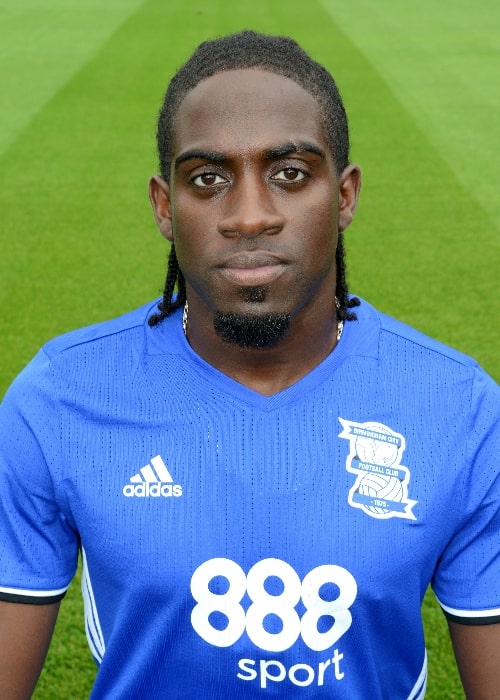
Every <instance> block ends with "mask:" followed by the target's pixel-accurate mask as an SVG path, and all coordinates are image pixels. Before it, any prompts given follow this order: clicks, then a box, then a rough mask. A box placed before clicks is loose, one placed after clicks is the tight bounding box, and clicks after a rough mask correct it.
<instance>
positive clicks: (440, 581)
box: [433, 372, 500, 625]
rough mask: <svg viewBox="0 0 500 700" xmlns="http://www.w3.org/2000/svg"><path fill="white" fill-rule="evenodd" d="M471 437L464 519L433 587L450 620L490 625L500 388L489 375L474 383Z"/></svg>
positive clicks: (495, 598) (496, 569)
mask: <svg viewBox="0 0 500 700" xmlns="http://www.w3.org/2000/svg"><path fill="white" fill-rule="evenodd" d="M466 405H467V404H466V403H465V397H464V410H466ZM465 439H466V443H467V458H466V460H465V464H464V467H463V469H464V472H463V479H462V489H463V491H462V494H461V501H462V505H461V508H462V513H463V517H462V520H461V523H460V526H459V528H457V530H456V532H455V534H454V536H453V537H452V539H451V541H450V542H449V543H448V546H447V548H446V550H445V552H444V554H443V557H442V558H441V561H440V564H439V567H438V569H437V571H436V575H435V578H434V581H433V588H434V592H435V594H436V596H437V599H438V601H439V603H440V605H441V607H442V609H443V611H444V613H445V615H446V616H447V617H448V618H450V619H452V620H454V621H455V622H460V623H462V624H472V625H477V624H490V623H495V622H500V389H499V387H498V385H496V384H495V382H493V381H492V380H491V379H490V378H489V377H488V376H487V375H485V374H484V373H480V372H478V375H477V377H476V381H475V382H474V386H473V390H472V401H471V414H470V423H469V430H468V434H467V435H466V436H465ZM444 507H446V504H445V505H444Z"/></svg>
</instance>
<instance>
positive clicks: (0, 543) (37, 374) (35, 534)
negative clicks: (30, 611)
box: [0, 352, 78, 603]
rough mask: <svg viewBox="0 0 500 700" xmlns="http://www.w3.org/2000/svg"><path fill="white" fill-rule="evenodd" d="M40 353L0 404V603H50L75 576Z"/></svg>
mask: <svg viewBox="0 0 500 700" xmlns="http://www.w3.org/2000/svg"><path fill="white" fill-rule="evenodd" d="M54 384H55V383H54V381H53V379H52V377H51V375H50V363H49V361H48V359H47V357H46V356H45V355H44V353H43V352H40V353H39V354H38V355H37V357H36V358H35V359H34V360H33V361H32V362H31V363H30V365H28V367H27V368H26V369H25V370H24V371H23V372H22V373H21V374H20V375H19V377H18V378H17V379H16V380H15V382H14V383H13V384H12V386H11V387H10V389H9V391H8V392H7V394H6V396H5V398H4V400H3V402H2V404H0V600H11V601H15V602H29V603H48V602H54V601H56V600H59V599H60V598H62V597H63V596H64V593H65V592H66V590H67V588H68V586H69V583H70V582H71V579H72V578H73V576H74V573H75V570H76V564H77V558H78V536H77V534H76V533H75V532H74V530H73V529H72V527H71V525H70V522H69V520H68V517H67V514H65V513H64V509H63V508H62V507H61V502H60V498H59V497H58V494H57V488H56V487H55V486H54V484H55V478H54V471H55V470H57V465H58V462H59V460H60V447H59V446H60V444H61V439H60V423H59V419H58V417H57V411H56V410H55V406H56V404H57V391H56V390H55V388H54Z"/></svg>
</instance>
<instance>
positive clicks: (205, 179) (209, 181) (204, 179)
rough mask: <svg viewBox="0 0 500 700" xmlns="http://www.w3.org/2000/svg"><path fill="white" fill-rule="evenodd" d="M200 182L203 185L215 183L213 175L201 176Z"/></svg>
mask: <svg viewBox="0 0 500 700" xmlns="http://www.w3.org/2000/svg"><path fill="white" fill-rule="evenodd" d="M201 180H202V182H203V184H204V185H213V184H214V182H215V175H214V174H213V173H205V174H204V175H202V176H201Z"/></svg>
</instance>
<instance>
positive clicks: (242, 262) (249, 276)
mask: <svg viewBox="0 0 500 700" xmlns="http://www.w3.org/2000/svg"><path fill="white" fill-rule="evenodd" d="M285 267H286V263H285V261H284V260H282V259H281V258H278V257H277V256H276V255H273V254H272V253H268V252H265V251H252V252H250V251H245V252H241V253H237V254H236V255H233V256H231V257H230V258H228V259H227V260H225V261H224V262H223V263H222V264H221V265H220V266H219V269H220V271H221V272H222V274H223V275H224V276H225V277H227V278H229V279H230V280H231V281H233V282H235V283H237V284H239V285H241V286H246V285H250V286H251V285H262V284H269V283H270V282H272V281H273V280H274V279H276V278H277V277H279V276H280V275H281V274H282V272H283V271H284V270H285Z"/></svg>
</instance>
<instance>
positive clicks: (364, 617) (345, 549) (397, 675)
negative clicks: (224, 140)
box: [0, 302, 500, 700]
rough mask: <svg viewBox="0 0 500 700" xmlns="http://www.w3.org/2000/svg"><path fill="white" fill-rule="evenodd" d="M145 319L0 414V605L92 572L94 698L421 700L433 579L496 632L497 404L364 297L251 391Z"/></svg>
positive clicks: (444, 598) (79, 348)
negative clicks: (291, 378)
mask: <svg viewBox="0 0 500 700" xmlns="http://www.w3.org/2000/svg"><path fill="white" fill-rule="evenodd" d="M154 309H155V305H149V306H148V307H144V308H141V309H139V310H137V311H135V312H133V313H131V314H128V315H126V316H124V317H122V318H120V319H117V320H114V321H111V322H108V323H104V324H100V325H97V326H93V327H90V328H87V329H83V330H79V331H75V332H72V333H69V334H66V335H65V336H62V337H60V338H57V339H55V340H53V341H51V342H50V343H48V344H47V345H46V346H45V347H44V348H43V350H41V351H40V353H39V354H38V356H37V357H36V358H35V359H34V360H33V361H32V362H31V363H30V365H28V367H27V368H26V369H25V370H24V371H23V372H22V373H21V375H20V376H19V377H18V378H17V380H16V381H15V382H14V383H13V385H12V387H11V388H10V390H9V391H8V393H7V395H6V397H5V399H4V402H3V403H2V405H1V408H0V425H1V428H0V431H1V433H0V493H1V494H2V498H1V500H0V533H1V534H0V562H1V566H0V598H1V599H4V600H18V601H23V600H24V601H27V602H40V603H44V602H48V601H53V600H58V599H59V598H61V597H62V596H63V595H64V592H65V591H66V589H67V587H68V585H69V583H70V581H71V579H72V577H73V575H74V573H75V569H76V565H77V557H78V551H79V549H80V548H81V551H82V558H83V577H82V588H83V596H84V602H85V620H86V631H87V637H88V641H89V645H90V649H91V651H92V654H93V656H94V658H95V660H96V662H97V664H98V666H99V670H98V674H97V679H96V683H95V686H94V689H93V692H92V698H94V700H97V699H99V700H100V699H104V698H105V699H106V700H110V699H111V700H112V699H114V698H116V699H117V700H118V699H121V698H136V697H145V698H148V700H156V699H160V698H161V699H162V700H164V698H166V697H168V698H169V699H174V698H204V699H207V700H215V699H217V698H228V697H230V698H231V697H238V698H266V697H270V698H271V697H281V698H287V699H291V698H304V699H308V698H322V697H325V698H327V697H328V698H331V697H335V698H340V699H342V698H345V699H346V700H347V699H348V700H352V698H368V697H369V698H370V699H371V700H381V699H382V698H387V697H390V698H391V700H399V699H401V700H402V699H405V700H410V699H411V700H417V699H418V698H422V697H423V696H424V693H425V685H426V677H427V666H426V651H425V642H424V637H423V629H422V620H421V603H422V599H423V596H424V594H425V591H426V589H427V587H428V585H429V583H431V584H432V586H433V588H434V590H435V593H436V595H437V597H438V599H439V602H440V604H441V606H442V607H443V610H444V611H445V613H446V614H447V615H449V616H450V617H451V618H452V619H455V620H458V621H460V622H463V623H472V624H478V623H479V624H483V623H488V622H494V621H499V620H500V575H499V574H500V537H499V534H500V476H499V470H498V454H499V453H500V431H499V415H500V414H499V401H500V399H499V389H498V387H497V385H496V384H495V383H494V382H493V381H492V380H491V379H490V378H489V377H488V376H487V375H486V374H485V373H484V372H483V371H482V370H481V369H480V368H478V366H477V365H476V364H475V363H474V361H473V360H471V359H469V358H467V357H465V356H463V355H461V354H460V353H458V352H456V351H453V350H450V349H448V348H446V347H444V346H442V345H440V344H439V343H437V342H435V341H433V340H431V339H429V338H427V337H425V336H423V335H422V334H420V333H418V332H417V331H414V330H412V329H410V328H408V327H407V326H405V325H403V324H401V323H399V322H397V321H395V320H393V319H391V318H389V317H386V316H384V315H383V314H380V313H379V312H377V311H376V310H375V309H373V307H371V306H370V305H369V304H367V303H366V302H362V304H361V306H360V307H359V309H357V310H356V312H357V315H358V320H356V321H352V322H348V323H346V324H345V329H344V332H343V335H342V337H341V339H340V341H339V343H338V345H337V347H336V348H335V349H334V351H333V352H332V353H331V354H330V355H329V356H328V357H327V358H326V359H325V360H324V361H323V362H321V363H320V364H319V365H318V366H317V367H315V368H314V369H313V370H312V371H311V372H310V373H309V374H308V375H307V376H305V377H303V378H302V379H301V380H300V381H298V382H297V383H295V384H294V385H293V386H290V387H289V388H287V389H286V390H284V391H282V392H280V393H278V394H276V395H274V396H262V395H260V394H258V393H256V392H254V391H252V390H250V389H248V388H247V387H245V386H243V385H241V384H239V383H238V382H236V381H234V380H232V379H231V378H229V377H228V376H226V375H224V374H222V373H221V372H219V371H218V370H217V369H215V368H214V367H212V366H211V365H209V364H207V363H206V362H205V361H204V360H203V359H201V358H200V357H199V356H198V355H197V354H196V353H195V352H194V351H193V350H192V349H191V347H190V346H189V344H188V342H187V340H186V338H185V336H184V334H183V331H182V324H181V312H180V311H178V312H176V313H175V314H174V315H173V316H171V317H170V318H168V319H166V320H165V321H164V322H162V323H161V324H160V325H158V326H155V327H152V328H151V327H149V326H148V324H147V318H148V316H149V315H150V314H151V313H152V312H153V311H154Z"/></svg>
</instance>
